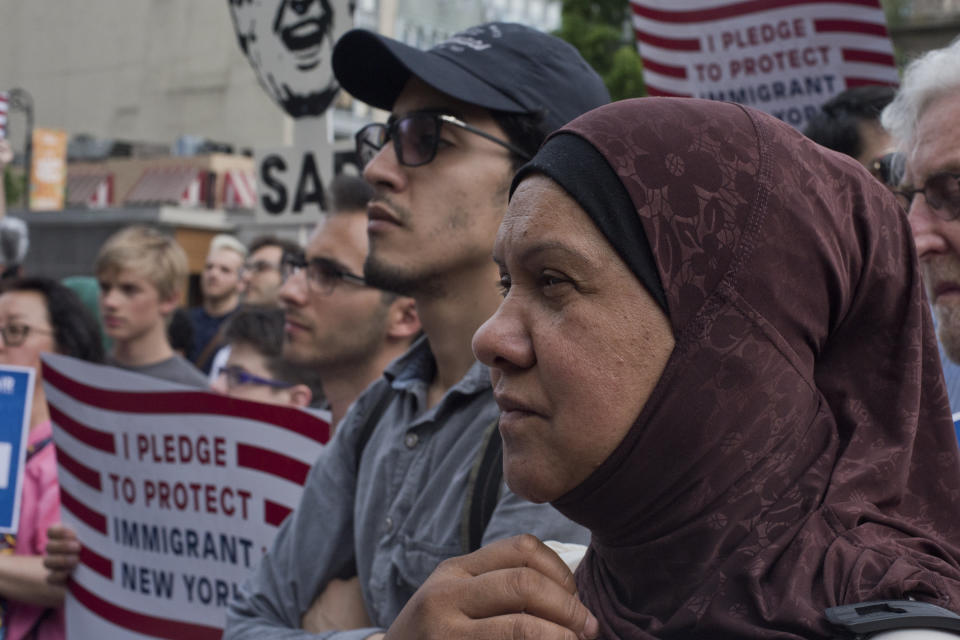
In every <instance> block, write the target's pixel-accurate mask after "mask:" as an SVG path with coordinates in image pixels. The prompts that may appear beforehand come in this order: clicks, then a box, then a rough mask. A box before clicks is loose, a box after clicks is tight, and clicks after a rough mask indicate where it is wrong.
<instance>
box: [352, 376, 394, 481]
mask: <svg viewBox="0 0 960 640" xmlns="http://www.w3.org/2000/svg"><path fill="white" fill-rule="evenodd" d="M391 399H393V388H391V387H389V386H388V387H387V391H386V393H384V394H383V395H382V396H380V398H379V399H378V400H377V404H375V405H374V406H373V409H371V411H370V413H369V414H367V419H366V421H364V423H363V427H361V428H360V435H359V436H358V437H357V446H356V449H355V450H354V453H355V458H354V459H355V460H356V461H357V469H359V468H360V458H362V457H363V450H364V449H366V447H367V442H368V441H369V440H370V436H371V435H373V430H374V429H376V428H377V425H378V424H379V423H380V419H381V418H383V414H384V413H385V412H386V410H387V405H388V404H390V400H391Z"/></svg>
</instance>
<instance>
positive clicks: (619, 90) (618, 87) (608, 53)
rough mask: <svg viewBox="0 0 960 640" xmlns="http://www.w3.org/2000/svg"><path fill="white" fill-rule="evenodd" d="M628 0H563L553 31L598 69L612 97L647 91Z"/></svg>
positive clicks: (642, 94)
mask: <svg viewBox="0 0 960 640" xmlns="http://www.w3.org/2000/svg"><path fill="white" fill-rule="evenodd" d="M629 12H630V7H629V4H628V3H627V0H563V9H562V13H561V16H562V21H561V23H560V29H559V30H558V31H557V33H556V35H557V36H559V37H561V38H563V39H564V40H566V41H567V42H569V43H570V44H572V45H573V46H575V47H576V48H577V49H578V50H579V51H580V54H581V55H582V56H583V57H584V59H585V60H586V61H587V62H589V63H590V65H591V66H592V67H593V68H594V69H596V70H597V73H599V74H600V77H602V78H603V82H604V84H606V85H607V89H608V90H609V91H610V96H611V97H612V98H613V99H614V100H623V99H624V98H637V97H640V96H644V95H646V89H645V87H644V84H643V62H641V60H640V55H639V54H638V53H637V49H636V44H635V43H634V40H633V32H632V29H630V28H629V20H630V15H629Z"/></svg>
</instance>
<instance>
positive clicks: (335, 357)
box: [280, 175, 420, 426]
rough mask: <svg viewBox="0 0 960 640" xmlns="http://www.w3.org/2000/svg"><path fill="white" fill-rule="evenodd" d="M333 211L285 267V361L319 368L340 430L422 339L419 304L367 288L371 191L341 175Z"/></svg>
mask: <svg viewBox="0 0 960 640" xmlns="http://www.w3.org/2000/svg"><path fill="white" fill-rule="evenodd" d="M330 191H331V194H332V198H331V199H332V202H333V207H332V211H331V213H329V214H327V215H326V216H325V217H324V218H323V219H322V220H321V221H320V222H319V223H318V224H317V226H316V228H315V229H314V231H313V234H312V235H311V236H310V240H309V241H308V242H307V246H306V249H305V251H304V253H303V254H302V255H299V254H294V253H292V252H287V253H285V254H284V256H283V260H282V262H281V265H280V273H281V277H282V278H283V284H282V285H281V287H280V304H281V306H282V307H283V310H284V312H285V314H286V323H285V326H284V341H283V357H284V359H286V360H289V361H290V362H293V363H296V364H300V365H308V366H311V367H314V368H315V369H316V370H317V372H318V373H319V375H320V380H321V382H322V384H323V390H324V395H325V396H326V398H327V401H328V402H329V403H330V411H331V414H332V423H333V425H334V426H336V425H337V424H338V423H339V422H340V419H341V418H343V415H344V414H345V413H346V412H347V408H348V407H349V406H350V404H351V403H352V402H353V401H354V400H355V399H356V398H357V396H358V395H360V393H361V392H362V391H363V390H364V389H366V388H367V387H368V386H369V385H370V383H371V382H373V381H374V380H376V379H377V378H379V377H380V375H381V374H382V373H383V370H384V368H386V366H387V365H388V364H389V363H390V362H391V361H393V360H394V359H396V358H397V357H399V356H400V355H401V354H402V353H403V352H404V351H406V350H407V348H408V347H409V346H410V343H411V342H412V341H413V339H414V338H415V337H416V336H417V335H418V334H419V333H420V321H419V318H418V317H417V312H416V307H415V305H414V302H413V300H412V299H411V298H408V297H404V296H398V295H395V294H393V293H388V292H385V291H381V290H379V289H377V288H376V287H370V286H367V284H366V282H365V281H364V279H363V276H361V275H359V273H358V272H362V270H363V261H364V259H365V258H366V256H367V233H366V222H367V221H366V212H365V205H366V202H367V201H368V200H369V197H370V190H369V187H368V186H367V185H366V183H364V181H363V180H361V179H360V178H357V177H352V176H346V175H341V176H338V177H337V178H335V179H334V180H333V183H332V184H331V185H330Z"/></svg>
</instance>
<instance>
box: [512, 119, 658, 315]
mask: <svg viewBox="0 0 960 640" xmlns="http://www.w3.org/2000/svg"><path fill="white" fill-rule="evenodd" d="M531 173H542V174H544V175H546V176H547V177H548V178H550V179H551V180H553V181H554V182H556V183H557V184H559V185H560V186H561V187H563V190H564V191H566V192H567V193H568V194H570V196H571V197H572V198H573V199H574V200H576V201H577V204H579V205H580V206H581V207H582V208H583V210H584V211H586V212H587V215H589V216H590V219H591V220H593V222H594V224H596V225H597V227H598V228H599V229H600V232H601V233H603V235H604V237H606V239H607V240H608V241H609V242H610V244H612V245H613V248H614V249H616V251H617V253H618V254H620V257H621V258H622V259H623V261H624V262H626V263H627V266H628V267H629V268H630V270H631V271H633V273H634V275H636V276H637V278H638V279H639V280H640V282H641V283H643V286H644V287H646V289H647V291H648V292H650V295H651V296H653V299H654V300H656V301H657V304H659V305H660V308H661V309H663V312H664V313H666V314H667V315H668V316H669V315H670V310H669V309H668V308H667V296H666V294H665V293H664V291H663V284H662V283H661V282H660V275H659V273H658V272H657V265H656V263H655V262H654V259H653V252H652V251H651V250H650V244H649V243H648V242H647V234H646V233H644V231H643V225H642V224H641V223H640V217H639V216H638V215H637V208H636V206H635V205H634V204H633V201H632V200H630V196H629V195H628V194H627V190H626V188H624V186H623V183H621V182H620V178H618V177H617V174H616V173H614V171H613V169H612V168H610V165H609V163H607V161H606V159H605V158H604V157H603V156H602V155H600V152H599V151H597V150H596V149H595V148H594V147H593V145H591V144H590V143H589V142H587V141H586V140H584V139H583V138H581V137H580V136H577V135H573V134H570V133H561V134H559V135H555V136H553V137H552V138H550V139H549V140H547V142H546V143H544V145H543V146H542V147H540V150H539V151H538V152H537V155H535V156H534V158H533V160H531V161H530V162H528V163H527V164H525V165H523V166H522V167H520V170H519V171H518V172H517V175H516V176H515V177H514V178H513V184H512V185H511V186H510V195H511V197H512V196H513V192H514V191H515V190H516V188H517V185H518V184H520V181H521V180H523V179H524V178H526V177H527V176H529V175H530V174H531Z"/></svg>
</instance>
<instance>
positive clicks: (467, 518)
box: [460, 417, 503, 553]
mask: <svg viewBox="0 0 960 640" xmlns="http://www.w3.org/2000/svg"><path fill="white" fill-rule="evenodd" d="M499 426H500V419H499V417H498V418H497V419H496V420H494V421H493V423H492V424H490V426H488V427H487V428H486V429H484V431H483V444H482V446H481V447H480V452H479V454H478V455H477V458H476V460H474V462H473V467H472V468H471V469H470V476H469V478H468V479H467V491H466V494H467V495H466V499H465V500H464V503H463V514H462V516H461V518H460V548H461V549H463V552H464V553H471V552H473V551H476V550H477V549H479V548H480V545H481V543H482V542H483V532H484V531H486V529H487V525H488V524H490V518H492V517H493V510H494V509H495V508H496V507H497V503H498V502H499V501H500V486H501V481H502V480H503V439H502V438H501V437H500V428H499Z"/></svg>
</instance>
